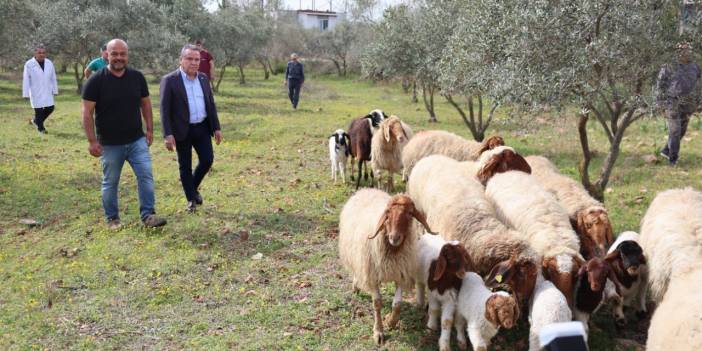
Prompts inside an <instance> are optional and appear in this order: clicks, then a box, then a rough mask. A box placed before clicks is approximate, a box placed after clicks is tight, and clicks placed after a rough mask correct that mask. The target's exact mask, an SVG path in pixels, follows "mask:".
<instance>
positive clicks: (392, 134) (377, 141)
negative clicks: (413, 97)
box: [371, 115, 413, 191]
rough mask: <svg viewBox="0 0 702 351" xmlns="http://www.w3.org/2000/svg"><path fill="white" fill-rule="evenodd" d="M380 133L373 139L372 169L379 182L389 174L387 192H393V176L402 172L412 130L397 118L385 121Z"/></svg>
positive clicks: (393, 117) (380, 127)
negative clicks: (404, 153)
mask: <svg viewBox="0 0 702 351" xmlns="http://www.w3.org/2000/svg"><path fill="white" fill-rule="evenodd" d="M378 129H379V132H378V133H375V134H373V138H372V139H371V169H372V170H373V173H374V175H375V177H376V179H377V181H378V188H380V185H381V182H382V178H383V175H382V172H387V177H388V181H387V183H388V184H387V190H388V191H393V190H394V185H393V174H394V173H400V172H401V171H402V149H403V148H404V147H405V145H406V144H407V141H408V140H410V138H412V135H413V133H412V128H410V127H409V126H408V125H407V124H405V123H404V122H402V121H401V120H400V118H399V117H397V116H394V115H393V116H390V117H388V118H387V119H385V120H383V121H382V122H381V123H380V126H379V128H378Z"/></svg>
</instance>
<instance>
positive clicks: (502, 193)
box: [485, 171, 583, 306]
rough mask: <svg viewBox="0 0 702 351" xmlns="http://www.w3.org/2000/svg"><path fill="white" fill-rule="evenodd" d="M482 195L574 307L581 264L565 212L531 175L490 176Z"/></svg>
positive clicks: (577, 247) (515, 172) (577, 242)
mask: <svg viewBox="0 0 702 351" xmlns="http://www.w3.org/2000/svg"><path fill="white" fill-rule="evenodd" d="M485 195H486V197H487V198H488V200H490V202H491V203H492V204H493V205H494V206H495V210H496V213H497V217H498V218H499V219H500V220H502V221H503V222H504V223H506V224H507V225H509V226H511V227H513V228H515V229H516V233H519V235H520V236H521V237H522V238H523V239H524V240H526V241H527V242H529V243H530V244H531V247H532V248H533V249H534V250H535V251H536V253H537V254H538V255H539V256H540V257H542V259H543V261H542V265H541V266H542V267H543V269H544V271H543V274H544V278H546V279H547V280H550V281H552V282H553V284H554V285H555V286H556V287H558V289H559V290H560V291H561V292H563V295H565V297H566V299H567V300H568V303H569V304H570V305H571V306H572V305H573V301H574V299H573V288H574V285H575V278H576V275H577V272H578V270H579V268H580V264H581V263H582V262H583V259H582V256H581V255H580V253H579V251H580V241H579V240H578V236H577V235H576V234H575V232H574V231H573V228H572V227H571V225H570V220H569V219H568V214H567V213H566V211H565V209H564V208H563V207H562V206H561V205H560V204H559V203H558V201H557V200H556V198H555V196H554V195H553V194H551V193H550V192H548V191H546V190H545V189H544V188H543V187H542V186H541V184H539V182H538V181H537V180H536V178H534V177H532V176H531V175H530V174H527V173H524V172H520V171H508V172H505V173H498V174H495V175H494V176H492V178H490V179H489V181H488V182H487V186H486V187H485Z"/></svg>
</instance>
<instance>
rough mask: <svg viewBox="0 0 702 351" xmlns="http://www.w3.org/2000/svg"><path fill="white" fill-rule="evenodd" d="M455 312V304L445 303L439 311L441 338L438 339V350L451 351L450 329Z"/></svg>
mask: <svg viewBox="0 0 702 351" xmlns="http://www.w3.org/2000/svg"><path fill="white" fill-rule="evenodd" d="M455 312H456V303H455V302H445V303H444V306H443V308H442V311H441V336H440V337H439V350H440V351H451V328H452V327H453V315H454V314H455Z"/></svg>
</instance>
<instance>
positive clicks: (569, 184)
mask: <svg viewBox="0 0 702 351" xmlns="http://www.w3.org/2000/svg"><path fill="white" fill-rule="evenodd" d="M526 161H527V162H528V163H529V165H530V166H531V170H532V172H531V174H532V175H534V177H536V179H537V180H538V181H539V183H541V185H542V186H543V187H544V188H546V190H548V191H550V192H551V193H553V194H554V195H555V196H556V198H557V199H558V202H559V203H560V204H561V205H562V206H563V207H564V208H565V209H566V211H567V212H568V216H569V217H570V221H571V224H572V226H573V229H575V231H576V233H577V234H578V236H579V237H580V245H581V247H580V253H581V254H582V255H583V257H584V258H585V259H586V260H589V259H591V258H593V257H595V256H598V257H603V256H604V255H605V252H607V249H608V248H609V247H610V246H611V245H612V242H613V241H614V239H613V232H612V223H611V221H610V219H609V216H608V214H607V210H606V209H605V207H604V205H602V203H601V202H599V201H597V200H595V199H594V198H593V197H592V196H590V194H589V193H588V192H587V190H585V188H584V187H583V185H582V184H580V183H579V182H577V181H575V180H574V179H572V178H570V177H567V176H565V175H562V174H561V173H560V172H559V171H558V169H557V168H556V166H554V165H553V163H551V161H549V160H548V159H546V158H545V157H543V156H527V157H526Z"/></svg>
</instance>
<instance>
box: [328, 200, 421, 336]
mask: <svg viewBox="0 0 702 351" xmlns="http://www.w3.org/2000/svg"><path fill="white" fill-rule="evenodd" d="M412 218H414V219H416V220H417V221H419V223H421V224H422V225H423V226H424V228H425V229H426V230H427V232H431V230H430V229H429V226H428V225H427V222H426V219H425V217H424V214H423V213H422V212H420V211H419V210H417V209H416V208H415V206H414V203H413V202H412V199H410V198H409V197H408V196H406V195H395V196H393V197H390V195H388V194H387V193H385V192H383V191H380V190H376V189H363V190H360V191H357V192H356V193H355V194H354V195H353V196H351V198H349V200H348V201H347V202H346V204H345V205H344V207H343V209H342V210H341V215H340V218H339V258H340V261H341V263H342V265H343V266H344V267H345V268H346V270H347V271H348V272H349V273H350V274H351V277H352V280H353V288H354V290H359V289H360V290H363V291H364V292H366V293H369V294H372V295H373V306H374V325H373V339H374V340H375V342H377V343H378V344H380V343H382V342H383V338H384V335H383V321H382V320H381V316H380V311H381V309H382V307H383V302H382V297H381V295H380V285H381V283H385V282H390V281H393V282H395V298H394V299H393V303H392V313H391V314H389V315H388V316H387V317H386V323H387V324H388V326H389V327H391V328H392V327H394V326H395V325H397V322H398V319H399V314H400V302H401V301H402V289H411V288H412V286H413V285H414V278H413V277H414V274H415V272H416V269H417V268H416V250H415V247H416V245H417V240H418V239H417V238H418V237H419V235H418V233H417V228H416V227H415V226H414V225H413V223H412Z"/></svg>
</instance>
